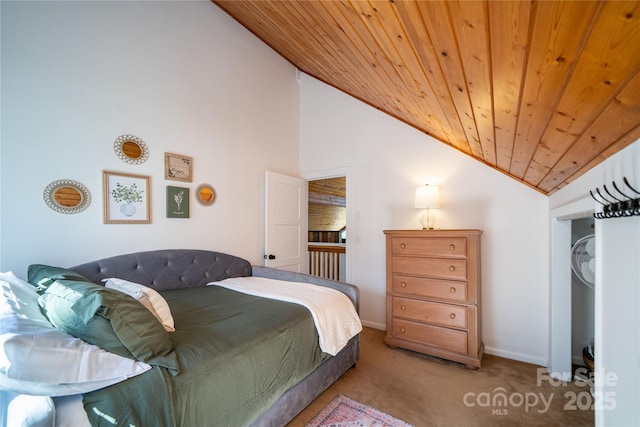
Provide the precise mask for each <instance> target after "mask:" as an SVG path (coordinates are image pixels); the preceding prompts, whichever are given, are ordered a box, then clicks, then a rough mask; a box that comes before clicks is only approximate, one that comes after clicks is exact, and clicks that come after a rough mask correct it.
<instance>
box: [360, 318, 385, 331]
mask: <svg viewBox="0 0 640 427" xmlns="http://www.w3.org/2000/svg"><path fill="white" fill-rule="evenodd" d="M360 322H361V323H362V326H366V327H368V328H373V329H379V330H381V331H386V330H387V325H385V324H384V323H377V322H369V321H368V320H361V321H360Z"/></svg>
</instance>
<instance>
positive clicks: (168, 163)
mask: <svg viewBox="0 0 640 427" xmlns="http://www.w3.org/2000/svg"><path fill="white" fill-rule="evenodd" d="M164 179H171V180H173V181H184V182H192V181H193V158H191V157H189V156H183V155H181V154H174V153H164Z"/></svg>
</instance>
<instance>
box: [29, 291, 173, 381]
mask: <svg viewBox="0 0 640 427" xmlns="http://www.w3.org/2000/svg"><path fill="white" fill-rule="evenodd" d="M38 303H39V304H40V307H42V311H43V312H44V314H45V315H46V316H47V318H48V319H49V321H50V322H51V324H53V325H54V326H55V327H56V328H58V329H60V330H61V331H64V332H66V333H68V334H71V335H73V336H75V337H77V338H80V339H82V340H84V341H86V342H88V343H90V344H94V345H97V346H98V347H101V348H103V349H105V350H107V351H109V352H111V353H115V354H118V355H120V356H124V357H129V358H133V359H136V360H138V361H141V362H145V363H148V364H150V365H156V366H163V367H165V368H168V369H170V370H172V373H174V374H177V373H178V372H179V365H178V359H177V357H176V354H175V352H174V351H173V344H172V342H171V337H170V335H169V334H168V333H167V331H165V329H164V328H163V327H162V325H161V324H160V322H158V319H156V317H155V316H154V315H153V314H152V313H151V312H150V311H149V310H148V309H147V308H146V307H145V306H143V305H142V304H140V303H139V302H138V301H137V300H136V299H135V298H133V297H131V296H129V295H127V294H124V293H122V292H118V291H116V290H113V289H108V288H105V287H104V286H100V285H96V284H95V283H92V282H89V281H80V280H67V279H57V280H53V281H52V283H50V284H49V285H48V286H47V287H46V289H45V291H44V293H42V295H41V296H40V297H39V299H38Z"/></svg>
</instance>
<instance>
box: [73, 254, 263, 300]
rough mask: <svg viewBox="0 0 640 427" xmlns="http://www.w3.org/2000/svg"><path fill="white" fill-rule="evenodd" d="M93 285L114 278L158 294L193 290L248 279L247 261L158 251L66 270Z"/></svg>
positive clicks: (221, 255)
mask: <svg viewBox="0 0 640 427" xmlns="http://www.w3.org/2000/svg"><path fill="white" fill-rule="evenodd" d="M70 269H71V270H73V271H75V272H77V273H80V274H82V275H83V276H84V277H86V278H87V279H89V280H91V281H92V282H94V283H97V284H100V285H102V284H103V283H102V282H101V280H102V279H105V278H108V277H118V278H120V279H125V280H129V281H131V282H135V283H140V284H142V285H145V286H149V287H151V288H153V289H155V290H158V291H165V290H170V289H181V288H195V287H199V286H204V285H206V284H207V283H209V282H213V281H217V280H223V279H226V278H228V277H242V276H251V264H250V263H249V261H247V260H245V259H242V258H239V257H236V256H233V255H229V254H225V253H222V252H212V251H205V250H195V249H162V250H155V251H147V252H137V253H131V254H125V255H117V256H114V257H110V258H104V259H100V260H97V261H91V262H88V263H86V264H81V265H77V266H75V267H70Z"/></svg>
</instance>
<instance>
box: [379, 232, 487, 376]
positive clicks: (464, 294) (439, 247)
mask: <svg viewBox="0 0 640 427" xmlns="http://www.w3.org/2000/svg"><path fill="white" fill-rule="evenodd" d="M384 233H385V235H386V239H387V335H386V337H385V342H386V343H387V345H389V346H391V347H401V348H405V349H409V350H413V351H418V352H421V353H425V354H430V355H433V356H437V357H441V358H444V359H449V360H453V361H456V362H460V363H463V364H465V366H467V367H468V368H479V367H480V363H481V361H482V355H483V352H484V345H483V344H482V323H481V312H480V235H481V234H482V231H480V230H386V231H385V232H384Z"/></svg>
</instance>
